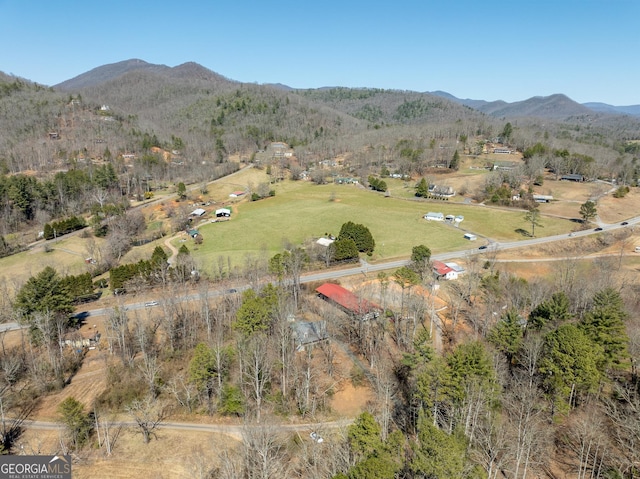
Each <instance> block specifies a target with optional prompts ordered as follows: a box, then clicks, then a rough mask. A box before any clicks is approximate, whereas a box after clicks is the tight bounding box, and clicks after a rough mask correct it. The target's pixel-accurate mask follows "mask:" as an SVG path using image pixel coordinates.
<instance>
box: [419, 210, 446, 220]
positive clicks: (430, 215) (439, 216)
mask: <svg viewBox="0 0 640 479" xmlns="http://www.w3.org/2000/svg"><path fill="white" fill-rule="evenodd" d="M424 219H425V220H427V221H444V215H443V214H442V213H433V212H431V211H430V212H429V213H427V214H426V215H424Z"/></svg>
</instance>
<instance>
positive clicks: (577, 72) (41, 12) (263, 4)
mask: <svg viewBox="0 0 640 479" xmlns="http://www.w3.org/2000/svg"><path fill="white" fill-rule="evenodd" d="M0 45H1V46H2V47H1V48H0V71H3V72H5V73H10V74H14V75H17V76H20V77H24V78H27V79H30V80H33V81H36V82H38V83H41V84H45V85H53V84H56V83H59V82H62V81H64V80H67V79H69V78H72V77H74V76H76V75H79V74H81V73H84V72H86V71H88V70H90V69H92V68H95V67H97V66H100V65H104V64H107V63H114V62H118V61H122V60H127V59H130V58H139V59H142V60H145V61H147V62H150V63H160V64H165V65H169V66H176V65H179V64H181V63H184V62H187V61H194V62H197V63H199V64H201V65H203V66H205V67H207V68H209V69H210V70H213V71H215V72H217V73H219V74H221V75H224V76H226V77H227V78H230V79H233V80H238V81H242V82H256V83H283V84H286V85H289V86H292V87H296V88H317V87H322V86H346V87H376V88H391V89H400V90H414V91H434V90H443V91H447V92H449V93H451V94H453V95H455V96H457V97H459V98H473V99H483V100H505V101H509V102H512V101H519V100H525V99H527V98H530V97H532V96H538V95H540V96H546V95H550V94H553V93H564V94H566V95H567V96H569V97H570V98H572V99H574V100H576V101H578V102H587V101H601V102H605V103H610V104H614V105H631V104H640V62H639V61H638V55H639V54H640V0H511V1H502V0H485V1H468V0H458V1H457V2H449V1H446V0H439V1H434V0H422V1H418V0H416V1H414V0H397V1H395V2H375V1H367V2H365V1H361V0H353V1H351V0H343V1H335V0H325V1H324V2H304V1H292V0H280V1H278V0H276V1H271V2H269V1H255V0H246V1H244V2H242V1H229V0H226V1H221V0H208V1H204V0H203V1H190V0H184V1H182V2H174V1H173V2H170V1H163V0H156V1H154V2H150V1H147V0H129V1H121V0H110V1H103V2H99V3H97V2H90V1H86V0H84V1H75V0H57V1H55V2H51V1H47V2H45V1H42V0H0Z"/></svg>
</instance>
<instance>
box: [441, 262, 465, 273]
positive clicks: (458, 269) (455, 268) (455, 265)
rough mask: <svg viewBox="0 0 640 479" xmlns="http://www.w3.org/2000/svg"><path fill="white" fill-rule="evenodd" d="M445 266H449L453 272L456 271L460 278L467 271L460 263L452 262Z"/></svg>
mask: <svg viewBox="0 0 640 479" xmlns="http://www.w3.org/2000/svg"><path fill="white" fill-rule="evenodd" d="M445 265H447V266H448V267H449V268H451V269H452V270H453V271H455V272H456V273H457V275H458V276H460V275H461V274H463V273H464V272H465V271H466V270H465V269H464V268H463V267H462V266H460V265H459V264H458V263H454V262H450V263H445Z"/></svg>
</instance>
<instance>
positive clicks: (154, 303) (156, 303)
mask: <svg viewBox="0 0 640 479" xmlns="http://www.w3.org/2000/svg"><path fill="white" fill-rule="evenodd" d="M158 304H160V303H158V302H157V301H147V302H146V303H144V307H145V308H152V307H153V306H158Z"/></svg>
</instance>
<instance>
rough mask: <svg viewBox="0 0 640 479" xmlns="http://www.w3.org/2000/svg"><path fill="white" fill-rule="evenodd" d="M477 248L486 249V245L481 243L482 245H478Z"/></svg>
mask: <svg viewBox="0 0 640 479" xmlns="http://www.w3.org/2000/svg"><path fill="white" fill-rule="evenodd" d="M478 249H487V245H486V244H483V245H482V246H480V247H479V248H478Z"/></svg>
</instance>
